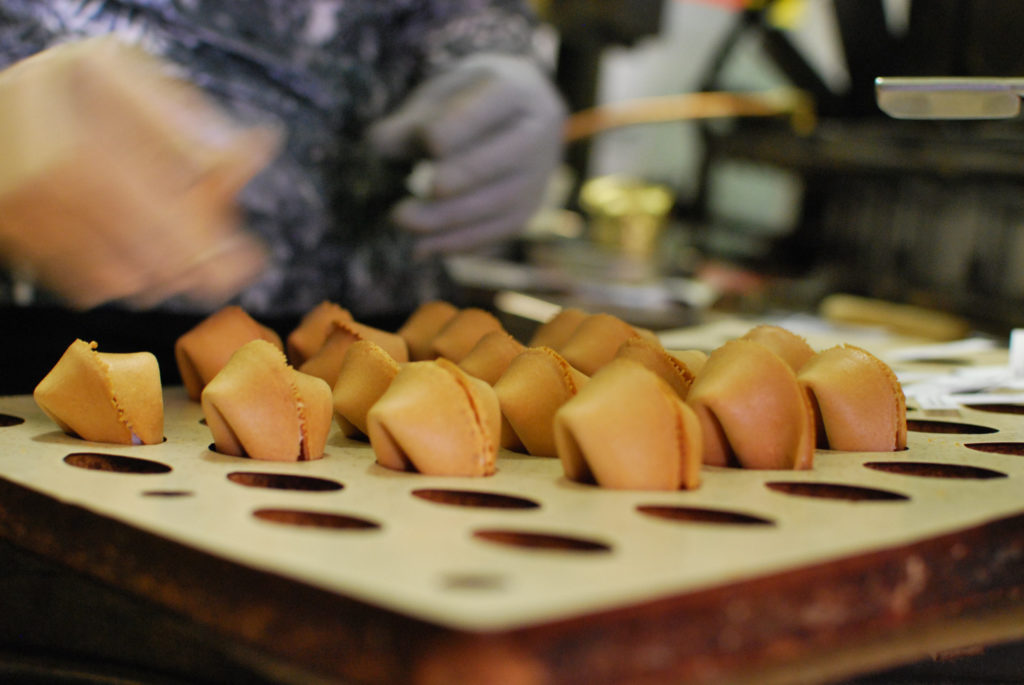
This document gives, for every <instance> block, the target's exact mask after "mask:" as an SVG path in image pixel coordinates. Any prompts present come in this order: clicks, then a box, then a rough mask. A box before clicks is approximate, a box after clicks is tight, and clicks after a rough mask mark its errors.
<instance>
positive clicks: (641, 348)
mask: <svg viewBox="0 0 1024 685" xmlns="http://www.w3.org/2000/svg"><path fill="white" fill-rule="evenodd" d="M616 357H617V358H619V359H632V360H633V361H635V362H637V363H639V364H642V365H643V366H645V367H646V368H647V369H649V370H650V371H653V372H654V373H655V374H657V375H658V376H659V377H660V378H661V379H662V380H663V381H665V382H666V383H668V384H669V387H671V388H672V390H674V391H675V393H676V394H677V395H679V398H680V399H683V400H685V399H686V394H687V393H688V392H690V386H691V385H693V379H694V376H695V372H694V371H693V370H691V369H690V367H689V366H687V364H686V362H684V361H683V360H682V359H680V358H679V357H676V356H675V355H672V354H669V352H668V351H666V350H665V348H663V347H662V346H661V344H660V343H653V342H651V341H650V340H648V339H646V338H640V337H637V338H630V339H629V340H627V341H626V342H624V343H622V347H620V348H619V351H618V353H617V354H616ZM700 366H703V364H700Z"/></svg>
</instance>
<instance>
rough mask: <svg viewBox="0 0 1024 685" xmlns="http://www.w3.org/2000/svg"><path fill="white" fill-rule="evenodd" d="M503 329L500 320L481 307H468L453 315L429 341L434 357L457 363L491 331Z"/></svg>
mask: <svg viewBox="0 0 1024 685" xmlns="http://www.w3.org/2000/svg"><path fill="white" fill-rule="evenodd" d="M500 330H503V329H502V326H501V322H500V321H498V319H497V318H496V317H495V316H494V315H493V314H491V313H490V312H486V311H484V310H483V309H478V308H476V307H468V308H466V309H462V310H460V311H459V313H458V314H456V315H455V316H453V317H452V318H451V319H449V320H448V322H447V323H446V324H445V325H444V326H443V327H442V328H441V330H440V331H438V333H437V335H435V336H434V338H433V339H432V340H431V341H430V345H431V349H432V350H433V355H434V356H435V357H444V358H445V359H448V360H450V361H453V362H455V363H456V364H458V363H459V362H460V361H462V358H463V357H465V356H466V355H467V354H469V351H470V350H472V349H473V347H475V346H476V344H477V343H478V342H480V338H482V337H484V336H485V335H487V334H488V333H490V332H491V331H500Z"/></svg>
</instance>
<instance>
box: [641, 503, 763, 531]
mask: <svg viewBox="0 0 1024 685" xmlns="http://www.w3.org/2000/svg"><path fill="white" fill-rule="evenodd" d="M636 510H637V511H639V512H640V513H641V514H647V515H648V516H654V517H656V518H661V519H668V520H670V521H684V522H693V523H721V524H737V525H755V526H765V525H767V526H771V525H775V522H774V521H772V520H770V519H766V518H761V517H760V516H753V515H751V514H743V513H741V512H738V511H726V510H724V509H704V508H703V507H680V506H675V505H671V504H641V505H639V506H637V508H636Z"/></svg>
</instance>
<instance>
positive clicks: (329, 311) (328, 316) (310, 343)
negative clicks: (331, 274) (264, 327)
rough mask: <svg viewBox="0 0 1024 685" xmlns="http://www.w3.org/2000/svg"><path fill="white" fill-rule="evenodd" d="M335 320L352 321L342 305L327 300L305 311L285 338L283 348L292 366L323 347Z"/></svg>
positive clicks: (298, 364)
mask: <svg viewBox="0 0 1024 685" xmlns="http://www.w3.org/2000/svg"><path fill="white" fill-rule="evenodd" d="M335 321H342V322H347V321H352V314H351V313H350V312H349V311H348V310H347V309H345V308H344V307H342V306H340V305H337V304H335V303H334V302H328V301H327V300H324V301H323V302H321V303H320V304H318V305H317V306H315V307H313V308H312V309H310V310H309V311H308V312H306V314H305V315H304V316H303V317H302V319H301V320H300V321H299V325H298V326H296V327H295V329H294V330H293V331H292V332H291V333H289V334H288V338H287V340H285V350H286V351H287V353H288V361H289V362H291V364H292V366H294V367H296V368H298V367H299V366H301V365H302V363H303V362H304V361H306V360H307V359H309V358H310V357H312V356H313V355H314V354H316V353H317V351H318V350H319V349H320V348H321V347H323V344H324V341H325V340H327V336H328V335H330V334H331V331H333V330H334V326H333V324H334V322H335Z"/></svg>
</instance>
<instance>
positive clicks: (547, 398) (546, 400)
mask: <svg viewBox="0 0 1024 685" xmlns="http://www.w3.org/2000/svg"><path fill="white" fill-rule="evenodd" d="M586 382H587V377H586V376H585V375H583V374H582V373H580V372H579V371H578V370H576V369H574V368H573V367H572V366H571V365H570V364H569V363H568V362H567V361H566V360H565V359H564V358H563V357H562V356H561V355H560V354H558V353H557V352H555V351H554V350H553V349H551V348H550V347H531V348H528V349H526V350H525V351H524V352H523V353H522V354H520V355H519V356H517V357H516V358H515V359H513V360H512V363H511V364H509V366H508V369H506V370H505V373H503V374H502V376H501V378H499V379H498V382H497V383H495V384H494V392H495V393H496V394H497V395H498V403H499V404H500V405H501V414H502V417H503V418H504V420H505V422H506V428H505V433H504V434H503V438H502V446H503V447H506V448H508V449H516V448H517V443H518V444H521V445H522V446H523V447H525V449H526V451H527V452H529V453H530V454H532V455H534V456H538V457H555V456H558V455H557V451H556V449H555V433H554V419H555V412H556V411H557V410H558V408H559V407H561V406H562V405H563V404H565V403H566V402H567V401H568V400H569V399H570V398H572V397H573V396H575V395H576V393H577V392H579V389H580V388H581V387H583V386H584V385H585V384H586ZM509 430H511V435H510V434H509V433H508V431H509ZM513 438H514V439H513Z"/></svg>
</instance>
